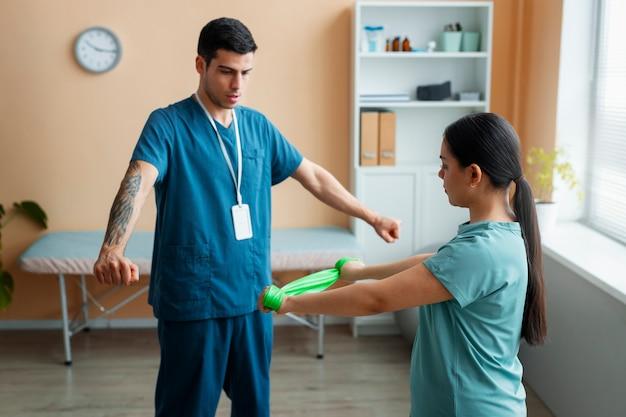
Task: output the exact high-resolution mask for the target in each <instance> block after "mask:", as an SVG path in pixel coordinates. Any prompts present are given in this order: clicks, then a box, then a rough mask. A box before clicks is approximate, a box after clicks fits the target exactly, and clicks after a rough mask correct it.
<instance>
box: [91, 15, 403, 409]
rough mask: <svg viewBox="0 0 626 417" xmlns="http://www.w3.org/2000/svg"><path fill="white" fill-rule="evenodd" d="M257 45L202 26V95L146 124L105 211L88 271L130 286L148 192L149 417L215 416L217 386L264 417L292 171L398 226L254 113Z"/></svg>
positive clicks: (232, 23) (239, 32)
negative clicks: (284, 189)
mask: <svg viewBox="0 0 626 417" xmlns="http://www.w3.org/2000/svg"><path fill="white" fill-rule="evenodd" d="M256 49H257V46H256V44H255V42H254V39H253V38H252V34H251V33H250V32H249V30H248V29H247V28H246V27H245V26H244V25H243V24H242V23H241V22H239V21H238V20H235V19H229V18H221V19H216V20H213V21H211V22H209V23H208V24H207V25H206V26H205V27H204V28H203V29H202V31H201V33H200V38H199V41H198V56H197V58H196V70H197V71H198V74H199V75H200V82H199V86H198V90H197V92H196V93H195V94H193V95H192V96H191V97H188V98H186V99H184V100H182V101H179V102H177V103H174V104H172V105H169V106H167V107H165V108H161V109H157V110H155V111H154V112H152V114H151V115H150V117H149V118H148V121H147V122H146V125H145V127H144V129H143V131H142V133H141V136H140V138H139V140H138V143H137V145H136V147H135V150H134V152H133V155H132V157H131V162H130V165H129V168H128V170H127V172H126V175H125V177H124V179H123V180H122V184H121V186H120V189H119V191H118V194H117V196H116V198H115V201H114V203H113V207H112V208H111V214H110V219H109V224H108V227H107V232H106V235H105V238H104V243H103V245H102V249H101V252H100V256H99V258H98V261H97V262H96V264H95V266H94V274H95V275H96V277H97V279H98V281H99V282H101V283H107V284H122V283H123V284H126V285H129V284H131V283H132V282H135V281H137V280H138V270H137V267H136V266H135V265H134V264H133V263H132V262H131V261H130V260H129V259H127V258H125V257H124V248H125V246H126V243H127V241H128V239H129V237H130V234H131V232H132V228H133V226H134V224H135V222H136V220H137V217H138V216H139V212H140V210H141V208H142V206H143V204H144V202H145V199H146V196H147V195H148V193H149V192H150V190H151V188H152V187H153V186H154V189H155V195H156V203H157V221H156V233H155V241H154V251H153V260H152V274H151V285H150V293H149V303H150V304H151V305H152V306H153V309H154V314H155V316H156V317H157V318H158V334H159V342H160V346H161V364H160V368H159V376H158V380H157V386H156V395H155V407H156V416H159V417H161V416H185V417H196V416H198V417H199V416H213V415H214V414H215V410H216V407H217V404H218V400H219V396H220V393H221V390H222V388H223V389H224V391H225V392H226V394H227V395H228V396H229V398H230V399H231V401H232V416H236V417H257V416H258V417H267V416H269V367H270V358H271V351H272V322H271V316H270V315H265V314H262V313H260V312H259V311H257V309H256V302H257V295H258V294H259V293H260V292H261V291H262V289H263V288H264V287H265V286H267V285H268V284H269V283H270V277H271V270H270V252H269V251H270V247H269V244H270V233H271V187H272V186H273V185H275V184H278V183H280V182H282V181H283V180H285V179H287V178H288V177H290V176H291V177H293V178H295V179H296V180H297V181H299V182H300V183H301V184H302V185H303V186H304V187H305V188H306V189H307V190H309V191H310V192H311V193H312V194H313V195H315V197H317V198H318V199H319V200H321V201H323V202H324V203H326V204H328V205H329V206H331V207H334V208H336V209H338V210H341V211H342V212H344V213H347V214H349V215H351V216H356V217H358V218H361V219H363V220H365V221H366V222H368V223H369V224H371V225H372V227H374V228H375V230H376V232H377V233H378V234H379V235H380V236H381V237H382V238H383V239H385V240H386V241H388V242H391V241H394V240H395V239H397V237H398V227H399V226H398V223H397V222H396V221H395V220H391V219H388V218H385V217H382V216H380V215H378V214H376V213H374V212H372V211H371V210H369V209H367V208H366V207H364V206H363V205H362V204H361V203H360V202H359V201H358V200H357V199H356V198H354V197H353V196H352V195H351V194H350V193H349V192H348V191H346V190H345V188H344V187H342V186H341V184H340V183H339V182H338V181H337V180H336V179H335V178H334V177H333V176H332V175H331V174H330V173H328V172H327V171H326V170H324V169H323V168H321V167H320V166H318V165H316V164H315V163H313V162H311V161H308V160H307V159H305V158H303V157H302V155H301V154H300V153H299V152H298V150H297V149H296V148H295V147H294V146H293V145H291V144H290V143H289V142H288V141H287V139H285V137H284V136H283V135H282V134H281V133H280V131H279V130H278V129H277V128H276V127H275V126H274V125H273V124H272V123H271V122H270V121H269V120H268V119H267V118H266V117H265V116H264V115H263V114H261V113H259V112H257V111H255V110H253V109H250V108H247V107H243V106H239V105H238V102H239V99H240V98H241V96H242V94H243V93H244V91H245V88H246V85H247V81H248V77H249V74H250V71H251V70H252V67H253V61H254V52H255V51H256Z"/></svg>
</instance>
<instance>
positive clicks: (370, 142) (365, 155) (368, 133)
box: [360, 111, 378, 166]
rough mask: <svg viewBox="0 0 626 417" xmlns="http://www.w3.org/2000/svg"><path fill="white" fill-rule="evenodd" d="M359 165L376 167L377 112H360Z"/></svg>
mask: <svg viewBox="0 0 626 417" xmlns="http://www.w3.org/2000/svg"><path fill="white" fill-rule="evenodd" d="M360 156H361V165H362V166H374V165H378V112H375V111H364V112H361V155H360Z"/></svg>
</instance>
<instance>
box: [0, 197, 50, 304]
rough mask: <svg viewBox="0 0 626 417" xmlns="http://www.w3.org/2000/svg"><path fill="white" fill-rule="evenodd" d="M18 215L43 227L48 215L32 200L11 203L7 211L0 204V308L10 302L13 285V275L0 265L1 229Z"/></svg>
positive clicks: (45, 225) (44, 227) (46, 223)
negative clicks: (11, 205)
mask: <svg viewBox="0 0 626 417" xmlns="http://www.w3.org/2000/svg"><path fill="white" fill-rule="evenodd" d="M18 215H22V216H24V217H26V218H28V219H30V220H32V221H33V222H35V223H36V224H37V225H38V226H40V227H41V228H43V229H46V228H47V227H48V216H47V215H46V213H45V212H44V211H43V210H42V208H41V207H39V204H37V203H35V202H34V201H22V202H21V203H13V207H12V208H10V209H9V210H8V211H5V210H4V207H3V206H2V204H0V310H4V309H6V308H7V307H8V306H9V305H10V304H11V300H12V298H13V287H14V284H13V277H12V276H11V274H9V271H5V270H4V267H3V265H2V229H3V228H4V227H5V226H6V225H7V224H9V223H10V222H11V220H13V219H14V218H15V217H16V216H18ZM5 218H6V219H5ZM3 219H5V220H4V221H3Z"/></svg>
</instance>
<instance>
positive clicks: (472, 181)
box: [466, 164, 483, 188]
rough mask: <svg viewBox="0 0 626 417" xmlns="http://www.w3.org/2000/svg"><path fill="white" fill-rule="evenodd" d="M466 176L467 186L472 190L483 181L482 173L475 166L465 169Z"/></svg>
mask: <svg viewBox="0 0 626 417" xmlns="http://www.w3.org/2000/svg"><path fill="white" fill-rule="evenodd" d="M466 169H467V175H468V176H469V185H470V187H472V188H476V187H478V186H479V185H480V182H481V181H482V179H483V171H482V169H480V167H479V166H478V165H476V164H471V165H470V166H468V167H467V168H466Z"/></svg>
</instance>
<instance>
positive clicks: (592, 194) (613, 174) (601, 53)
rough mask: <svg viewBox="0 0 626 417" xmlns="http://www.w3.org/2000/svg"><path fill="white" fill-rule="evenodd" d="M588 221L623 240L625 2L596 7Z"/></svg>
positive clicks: (625, 215)
mask: <svg viewBox="0 0 626 417" xmlns="http://www.w3.org/2000/svg"><path fill="white" fill-rule="evenodd" d="M598 11H599V13H598V18H599V25H598V31H597V50H596V65H595V77H594V84H595V88H594V89H593V90H592V91H593V92H592V95H593V100H592V103H593V104H592V106H593V108H592V119H593V122H592V129H591V142H590V151H591V152H590V165H589V166H590V177H589V188H588V190H587V193H586V195H587V197H586V198H587V213H586V214H587V215H586V217H587V221H588V223H589V224H590V225H591V227H593V228H594V229H596V230H598V231H600V232H602V233H605V234H607V235H609V236H611V237H613V238H614V239H617V240H619V241H621V242H623V243H626V25H625V24H624V22H626V1H624V0H602V1H600V3H599V9H598Z"/></svg>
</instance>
